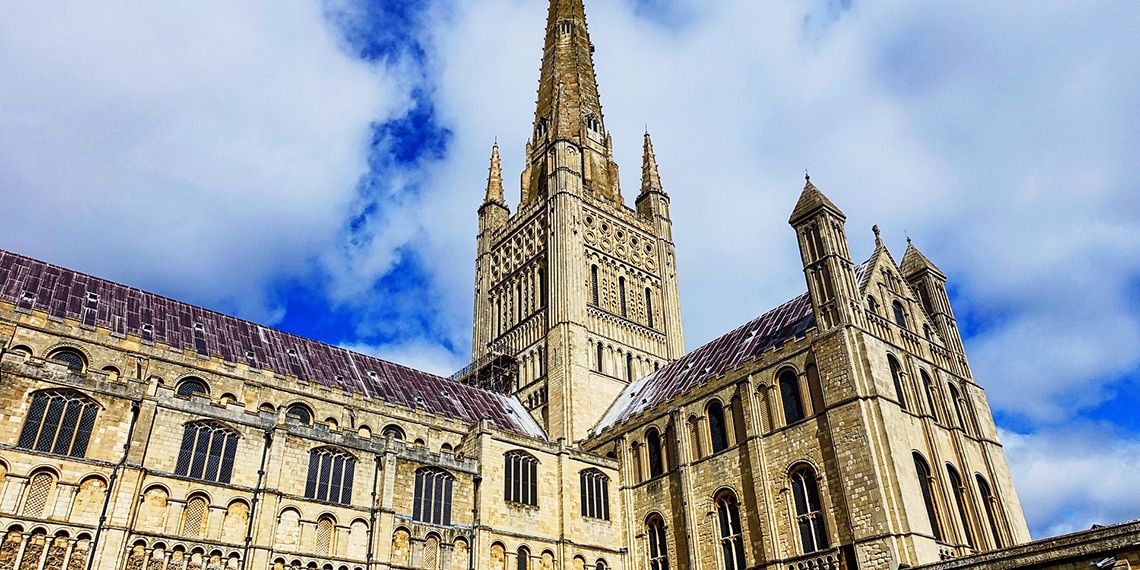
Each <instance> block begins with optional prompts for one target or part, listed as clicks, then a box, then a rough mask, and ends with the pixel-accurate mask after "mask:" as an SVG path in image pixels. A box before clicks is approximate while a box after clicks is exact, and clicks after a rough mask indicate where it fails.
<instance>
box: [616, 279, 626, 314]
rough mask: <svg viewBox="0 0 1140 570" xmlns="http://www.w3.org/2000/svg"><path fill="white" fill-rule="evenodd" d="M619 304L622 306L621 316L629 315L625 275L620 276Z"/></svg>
mask: <svg viewBox="0 0 1140 570" xmlns="http://www.w3.org/2000/svg"><path fill="white" fill-rule="evenodd" d="M618 305H620V306H621V316H622V317H626V316H628V314H627V311H626V305H625V277H618Z"/></svg>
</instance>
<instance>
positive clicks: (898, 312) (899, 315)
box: [891, 301, 906, 329]
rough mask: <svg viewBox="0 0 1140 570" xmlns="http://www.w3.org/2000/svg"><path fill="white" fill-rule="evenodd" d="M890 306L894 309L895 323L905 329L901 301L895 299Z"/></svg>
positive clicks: (904, 315)
mask: <svg viewBox="0 0 1140 570" xmlns="http://www.w3.org/2000/svg"><path fill="white" fill-rule="evenodd" d="M891 306H892V307H894V309H895V324H896V325H898V326H900V327H902V328H904V329H905V328H906V311H904V310H903V306H902V303H900V302H898V301H895V302H894V303H892V304H891Z"/></svg>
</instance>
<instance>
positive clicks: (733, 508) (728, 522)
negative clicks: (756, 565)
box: [716, 492, 746, 570]
mask: <svg viewBox="0 0 1140 570" xmlns="http://www.w3.org/2000/svg"><path fill="white" fill-rule="evenodd" d="M716 514H717V522H718V523H719V526H720V550H721V556H722V557H723V564H724V566H723V567H724V570H744V567H745V566H746V564H745V562H744V540H743V538H742V535H741V532H740V509H739V506H738V505H737V504H736V495H733V494H732V493H728V492H725V493H721V495H720V497H718V498H717V500H716Z"/></svg>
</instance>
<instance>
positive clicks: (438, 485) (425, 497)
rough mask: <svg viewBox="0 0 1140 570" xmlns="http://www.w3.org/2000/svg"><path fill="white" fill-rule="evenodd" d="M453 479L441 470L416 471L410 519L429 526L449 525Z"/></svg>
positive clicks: (449, 474)
mask: <svg viewBox="0 0 1140 570" xmlns="http://www.w3.org/2000/svg"><path fill="white" fill-rule="evenodd" d="M454 484H455V477H454V476H452V474H451V473H448V472H447V471H443V470H441V469H430V468H425V469H420V470H419V471H416V490H415V504H414V505H413V507H412V509H413V510H412V518H413V519H415V520H417V521H420V522H425V523H429V524H438V525H444V526H449V525H451V489H452V486H453V485H454Z"/></svg>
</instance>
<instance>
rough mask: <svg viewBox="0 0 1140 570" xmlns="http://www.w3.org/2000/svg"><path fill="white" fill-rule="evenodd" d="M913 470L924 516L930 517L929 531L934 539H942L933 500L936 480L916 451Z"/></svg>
mask: <svg viewBox="0 0 1140 570" xmlns="http://www.w3.org/2000/svg"><path fill="white" fill-rule="evenodd" d="M914 470H915V472H916V474H917V475H918V485H919V487H920V488H922V500H923V502H924V503H926V516H927V518H929V519H930V532H931V533H932V534H934V540H942V526H941V525H940V524H938V508H937V505H936V503H935V502H934V497H935V496H936V493H935V484H936V482H935V480H934V475H932V474H931V473H930V466H929V465H928V464H927V463H926V460H925V459H923V458H922V456H921V455H919V454H918V452H915V453H914Z"/></svg>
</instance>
